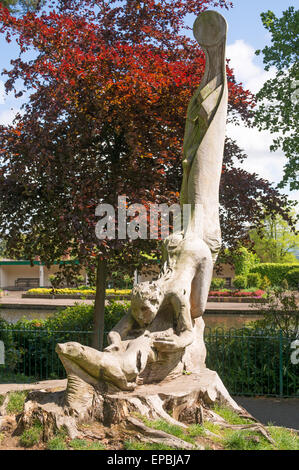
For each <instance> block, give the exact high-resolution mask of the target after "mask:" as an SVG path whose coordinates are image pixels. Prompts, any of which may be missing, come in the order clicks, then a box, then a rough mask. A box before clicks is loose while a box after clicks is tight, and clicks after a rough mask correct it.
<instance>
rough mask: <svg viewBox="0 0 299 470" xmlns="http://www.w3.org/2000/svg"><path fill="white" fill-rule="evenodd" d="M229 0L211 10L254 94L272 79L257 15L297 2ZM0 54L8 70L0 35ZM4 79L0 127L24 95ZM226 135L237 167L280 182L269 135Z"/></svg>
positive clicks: (280, 159)
mask: <svg viewBox="0 0 299 470" xmlns="http://www.w3.org/2000/svg"><path fill="white" fill-rule="evenodd" d="M232 1H233V4H234V7H233V8H232V9H230V10H225V9H222V8H215V9H217V10H218V11H219V12H221V14H222V15H223V16H224V17H225V18H226V20H227V23H228V40H227V57H228V58H229V59H230V61H231V62H230V66H231V67H232V68H233V69H234V72H235V76H236V79H237V81H239V82H242V83H243V86H244V88H246V89H249V90H250V91H252V92H254V93H256V92H257V91H258V90H259V89H260V88H261V86H262V85H263V83H264V82H265V81H266V80H267V79H268V78H271V77H273V76H275V69H273V68H272V69H270V70H269V72H265V71H264V66H263V61H262V57H261V56H256V55H255V50H256V49H263V48H264V47H265V46H266V45H269V44H270V43H271V41H270V34H269V33H268V31H267V30H266V29H265V28H264V27H263V24H262V21H261V18H260V14H261V13H262V12H265V11H267V10H271V11H273V12H274V13H275V14H276V15H277V16H281V14H282V12H283V11H284V10H286V9H287V8H288V7H289V6H295V8H298V6H299V0H232ZM193 21H194V18H193V17H191V16H190V17H189V18H188V20H187V23H188V24H189V25H190V26H192V24H193ZM0 51H1V60H0V69H1V70H2V69H3V68H5V67H7V68H9V61H10V59H11V58H15V57H16V56H17V47H16V45H15V44H14V43H13V42H12V43H10V44H7V43H6V41H5V39H4V38H3V37H1V36H0ZM4 80H5V77H0V124H9V123H11V121H12V119H13V116H14V115H15V113H16V111H17V110H18V108H19V107H20V105H21V103H22V102H23V101H24V100H25V99H26V96H24V97H23V98H22V100H20V99H18V100H16V99H14V98H13V97H12V96H5V93H4ZM227 135H228V136H229V137H232V138H234V139H235V140H236V141H237V143H238V145H239V146H240V147H241V148H242V149H243V150H244V151H245V153H246V154H247V155H248V158H247V159H246V160H245V161H244V162H243V163H242V164H241V165H240V166H242V168H243V169H245V170H247V171H250V172H255V173H257V174H258V175H259V176H261V177H262V178H265V179H267V180H269V181H270V182H272V183H274V184H275V185H276V184H277V183H278V182H279V181H280V180H281V179H282V175H283V166H284V164H285V163H286V159H285V157H284V155H283V152H282V151H277V152H270V150H269V147H270V145H271V142H272V135H270V133H268V132H266V131H264V132H259V131H258V130H257V129H248V128H246V127H245V126H243V125H240V126H234V125H232V124H229V125H228V126H227ZM281 192H282V193H284V194H288V196H289V198H290V199H293V200H299V191H291V192H289V190H288V188H284V189H283V190H281Z"/></svg>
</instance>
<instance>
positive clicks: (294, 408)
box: [234, 397, 299, 430]
mask: <svg viewBox="0 0 299 470" xmlns="http://www.w3.org/2000/svg"><path fill="white" fill-rule="evenodd" d="M234 400H235V401H236V402H237V403H238V404H239V405H241V406H243V408H245V409H246V410H247V411H248V412H249V413H250V414H251V415H252V416H253V417H254V418H256V419H258V420H259V421H260V422H261V423H263V424H266V425H267V424H268V423H270V422H271V423H272V424H274V425H275V426H285V427H287V428H293V429H297V430H299V398H275V397H274V398H269V397H234Z"/></svg>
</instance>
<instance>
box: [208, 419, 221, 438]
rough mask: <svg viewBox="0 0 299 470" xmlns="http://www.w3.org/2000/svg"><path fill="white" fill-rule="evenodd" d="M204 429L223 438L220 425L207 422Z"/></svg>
mask: <svg viewBox="0 0 299 470" xmlns="http://www.w3.org/2000/svg"><path fill="white" fill-rule="evenodd" d="M204 429H207V430H208V431H211V432H213V433H214V434H218V435H219V436H221V434H222V429H221V427H220V426H218V424H214V423H211V422H210V421H205V423H204Z"/></svg>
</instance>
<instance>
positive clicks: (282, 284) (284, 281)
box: [281, 279, 289, 290]
mask: <svg viewBox="0 0 299 470" xmlns="http://www.w3.org/2000/svg"><path fill="white" fill-rule="evenodd" d="M281 288H282V289H283V290H288V289H289V283H288V281H287V280H286V279H283V280H282V281H281Z"/></svg>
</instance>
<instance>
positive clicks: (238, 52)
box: [226, 39, 275, 93]
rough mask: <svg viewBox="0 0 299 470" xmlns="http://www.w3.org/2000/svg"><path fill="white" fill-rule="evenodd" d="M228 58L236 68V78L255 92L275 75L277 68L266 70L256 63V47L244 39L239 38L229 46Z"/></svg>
mask: <svg viewBox="0 0 299 470" xmlns="http://www.w3.org/2000/svg"><path fill="white" fill-rule="evenodd" d="M226 55H227V58H228V59H230V66H231V67H232V68H233V69H234V72H235V76H236V80H237V81H240V82H242V83H243V85H244V87H245V88H248V89H249V90H250V91H252V92H253V93H257V92H258V91H259V89H260V88H261V87H262V85H263V84H264V82H265V81H266V80H268V79H269V78H272V77H274V76H275V68H274V67H271V68H270V70H269V71H268V72H266V71H265V70H264V69H263V68H262V67H260V66H259V65H257V64H256V61H257V57H256V55H255V49H254V48H253V47H252V46H251V45H250V44H247V43H246V42H245V41H243V39H238V40H237V41H235V42H234V43H233V44H230V45H228V46H227V53H226Z"/></svg>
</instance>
